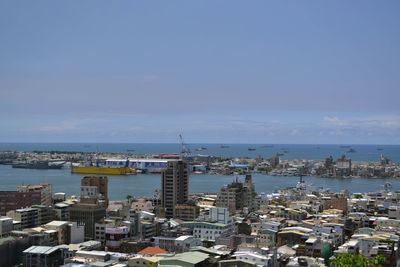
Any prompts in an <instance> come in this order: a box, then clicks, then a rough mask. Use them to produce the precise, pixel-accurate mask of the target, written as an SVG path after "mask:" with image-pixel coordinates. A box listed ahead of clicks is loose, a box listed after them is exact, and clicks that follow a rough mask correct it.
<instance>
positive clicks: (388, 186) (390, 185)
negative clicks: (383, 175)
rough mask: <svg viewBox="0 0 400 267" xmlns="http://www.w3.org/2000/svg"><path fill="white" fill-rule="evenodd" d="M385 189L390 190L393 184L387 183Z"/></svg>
mask: <svg viewBox="0 0 400 267" xmlns="http://www.w3.org/2000/svg"><path fill="white" fill-rule="evenodd" d="M384 187H385V189H390V188H392V184H391V183H389V182H387V183H385V185H384Z"/></svg>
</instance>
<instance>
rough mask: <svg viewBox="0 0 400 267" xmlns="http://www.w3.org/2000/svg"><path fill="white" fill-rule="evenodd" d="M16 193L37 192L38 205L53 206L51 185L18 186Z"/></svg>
mask: <svg viewBox="0 0 400 267" xmlns="http://www.w3.org/2000/svg"><path fill="white" fill-rule="evenodd" d="M17 191H18V192H20V193H28V192H37V193H40V204H39V205H43V206H51V205H52V204H53V199H52V196H53V185H52V184H49V183H40V184H39V185H19V186H18V189H17Z"/></svg>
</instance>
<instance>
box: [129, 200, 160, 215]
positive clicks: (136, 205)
mask: <svg viewBox="0 0 400 267" xmlns="http://www.w3.org/2000/svg"><path fill="white" fill-rule="evenodd" d="M131 210H134V211H135V212H140V211H147V212H154V207H153V203H152V202H151V201H150V200H145V199H144V198H140V199H137V200H136V201H133V202H132V203H131Z"/></svg>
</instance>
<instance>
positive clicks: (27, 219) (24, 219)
mask: <svg viewBox="0 0 400 267" xmlns="http://www.w3.org/2000/svg"><path fill="white" fill-rule="evenodd" d="M7 217H10V218H12V219H13V220H14V221H20V222H21V228H22V229H24V228H32V227H35V226H38V225H40V221H39V210H38V209H34V208H25V209H17V210H12V211H9V212H7Z"/></svg>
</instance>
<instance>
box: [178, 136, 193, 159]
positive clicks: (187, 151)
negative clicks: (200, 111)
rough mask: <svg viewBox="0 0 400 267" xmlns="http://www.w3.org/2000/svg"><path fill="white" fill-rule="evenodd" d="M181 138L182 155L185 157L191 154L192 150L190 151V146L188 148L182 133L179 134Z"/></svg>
mask: <svg viewBox="0 0 400 267" xmlns="http://www.w3.org/2000/svg"><path fill="white" fill-rule="evenodd" d="M179 139H180V140H181V145H182V152H181V153H182V155H183V156H185V157H188V156H191V155H192V152H191V151H190V149H189V148H186V145H185V142H183V137H182V135H181V134H180V135H179Z"/></svg>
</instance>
